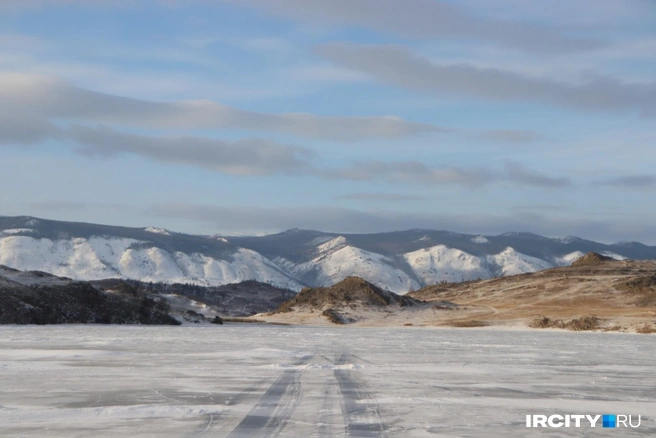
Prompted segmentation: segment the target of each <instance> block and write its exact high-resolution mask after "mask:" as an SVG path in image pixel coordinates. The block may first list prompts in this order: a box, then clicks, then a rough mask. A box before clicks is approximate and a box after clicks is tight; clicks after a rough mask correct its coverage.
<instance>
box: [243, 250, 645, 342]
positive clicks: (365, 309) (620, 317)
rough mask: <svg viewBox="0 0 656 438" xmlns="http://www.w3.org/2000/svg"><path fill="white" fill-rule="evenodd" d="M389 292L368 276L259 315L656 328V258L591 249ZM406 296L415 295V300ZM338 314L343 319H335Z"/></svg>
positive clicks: (382, 322)
mask: <svg viewBox="0 0 656 438" xmlns="http://www.w3.org/2000/svg"><path fill="white" fill-rule="evenodd" d="M388 294H390V292H386V291H382V290H380V289H378V288H376V287H375V286H373V285H371V284H370V283H367V282H365V281H363V280H361V279H354V278H349V279H347V280H345V281H344V282H341V283H338V284H336V285H335V286H334V287H332V288H316V289H306V290H304V291H303V292H301V294H299V295H298V296H297V297H296V298H295V299H293V300H290V301H288V302H287V303H285V304H283V305H282V306H281V307H280V308H279V309H278V311H277V312H275V313H272V314H268V315H257V316H256V318H257V319H261V320H266V321H275V322H288V323H301V324H303V323H305V324H327V323H328V322H327V321H331V322H333V323H335V322H336V323H344V322H349V323H354V324H357V325H364V326H381V327H382V326H400V325H415V326H446V327H484V326H506V327H508V326H511V327H530V326H532V327H535V328H563V329H571V330H593V329H594V330H614V331H641V332H645V333H648V332H651V331H652V330H654V331H656V261H629V260H612V259H610V260H608V259H605V258H604V257H602V256H600V255H599V254H588V255H586V256H584V257H581V258H580V259H579V260H578V262H576V263H574V266H568V267H560V268H553V269H548V270H544V271H541V272H536V273H529V274H522V275H515V276H510V277H503V278H496V279H490V280H476V281H468V282H462V283H443V284H439V285H434V286H429V287H425V288H422V289H419V290H417V291H414V292H411V293H409V294H407V295H405V296H403V297H399V296H398V295H396V296H395V297H396V298H394V299H390V298H385V297H389V295H388ZM392 296H394V295H392ZM399 298H402V299H408V298H412V299H414V300H415V301H412V302H409V303H408V302H403V301H398V299H399ZM333 314H335V315H336V316H337V317H336V318H332V315H333ZM335 319H336V320H335ZM340 319H341V321H340Z"/></svg>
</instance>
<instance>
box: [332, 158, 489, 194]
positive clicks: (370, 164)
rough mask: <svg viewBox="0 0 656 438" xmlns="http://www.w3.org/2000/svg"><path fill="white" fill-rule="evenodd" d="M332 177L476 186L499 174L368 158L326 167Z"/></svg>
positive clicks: (482, 170)
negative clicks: (334, 167)
mask: <svg viewBox="0 0 656 438" xmlns="http://www.w3.org/2000/svg"><path fill="white" fill-rule="evenodd" d="M323 173H324V175H325V176H326V177H328V178H335V179H346V180H353V181H371V180H383V181H388V182H400V183H411V184H412V183H414V184H417V183H418V184H429V185H433V184H456V185H462V186H465V187H470V188H475V187H479V186H481V185H483V184H486V183H488V182H491V181H493V180H494V179H495V176H494V175H493V174H492V172H490V171H489V170H487V169H484V168H477V169H464V168H458V167H443V168H432V167H430V166H428V165H426V164H424V163H420V162H418V161H376V160H371V161H366V162H359V163H355V164H353V165H351V166H349V167H346V168H342V169H337V170H326V171H324V172H323Z"/></svg>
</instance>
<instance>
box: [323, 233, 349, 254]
mask: <svg viewBox="0 0 656 438" xmlns="http://www.w3.org/2000/svg"><path fill="white" fill-rule="evenodd" d="M345 246H346V237H344V236H339V237H335V238H334V239H330V240H329V241H327V242H326V243H324V244H322V245H319V246H318V247H317V250H318V251H319V252H320V253H326V252H330V251H336V250H339V249H341V248H343V247H345Z"/></svg>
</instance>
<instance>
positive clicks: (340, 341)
mask: <svg viewBox="0 0 656 438" xmlns="http://www.w3.org/2000/svg"><path fill="white" fill-rule="evenodd" d="M653 347H654V338H653V337H652V336H646V335H645V336H640V335H628V334H611V333H564V332H553V331H526V330H484V329H460V330H456V329H421V328H411V327H404V328H375V329H373V328H372V329H366V328H344V327H339V328H332V327H327V328H313V327H291V326H289V327H288V326H271V325H227V326H200V327H194V326H183V327H152V326H151V327H147V326H92V325H89V326H86V325H65V326H43V327H35V326H4V327H0V376H1V379H0V432H1V433H0V435H2V436H3V437H4V436H7V437H40V438H41V437H86V436H93V437H119V436H120V437H251V436H272V437H273V436H280V437H319V436H326V437H339V436H341V437H347V436H350V437H376V436H389V437H465V436H466V437H531V436H540V437H542V436H553V437H556V436H557V437H562V436H610V435H613V436H623V437H625V436H651V435H654V434H656V421H655V420H656V399H655V397H654V394H656V374H655V373H654V371H653V351H654V348H653ZM604 413H615V414H631V415H634V416H637V415H641V416H642V424H641V426H640V428H638V429H631V430H621V431H620V430H612V431H606V430H603V429H596V430H595V429H589V428H582V429H574V428H570V429H565V428H561V429H527V428H526V427H525V425H524V421H525V416H526V415H527V414H545V415H551V414H595V415H596V414H604Z"/></svg>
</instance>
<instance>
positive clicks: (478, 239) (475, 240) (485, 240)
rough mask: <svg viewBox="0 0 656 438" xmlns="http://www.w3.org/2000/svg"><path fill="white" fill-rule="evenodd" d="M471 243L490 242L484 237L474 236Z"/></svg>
mask: <svg viewBox="0 0 656 438" xmlns="http://www.w3.org/2000/svg"><path fill="white" fill-rule="evenodd" d="M471 241H472V242H474V243H490V241H489V240H488V239H487V238H486V237H485V236H481V235H478V236H474V237H472V238H471Z"/></svg>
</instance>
